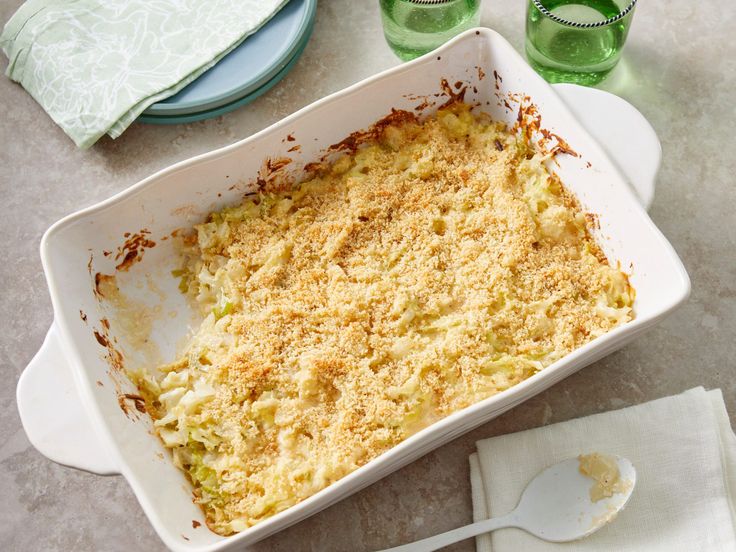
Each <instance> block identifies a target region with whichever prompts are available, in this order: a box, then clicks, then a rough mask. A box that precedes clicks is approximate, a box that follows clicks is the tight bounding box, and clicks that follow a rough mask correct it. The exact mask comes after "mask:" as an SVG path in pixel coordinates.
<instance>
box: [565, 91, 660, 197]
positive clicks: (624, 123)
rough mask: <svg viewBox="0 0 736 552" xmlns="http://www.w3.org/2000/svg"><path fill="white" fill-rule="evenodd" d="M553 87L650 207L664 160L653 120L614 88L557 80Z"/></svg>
mask: <svg viewBox="0 0 736 552" xmlns="http://www.w3.org/2000/svg"><path fill="white" fill-rule="evenodd" d="M552 88H553V89H554V90H555V92H556V93H557V95H558V96H560V98H562V101H563V102H565V104H566V105H567V107H568V108H569V109H570V111H572V112H573V114H574V115H575V116H576V117H577V119H578V121H580V123H581V124H582V125H583V126H584V127H585V130H587V131H588V133H590V135H591V136H593V138H595V139H596V140H597V141H598V143H599V144H600V145H601V146H602V147H603V149H604V150H605V151H606V153H608V155H609V156H610V157H611V159H612V161H613V162H614V163H615V164H616V165H617V166H618V168H619V169H620V170H621V172H622V173H623V176H624V177H625V178H626V180H627V181H628V183H629V184H630V185H631V187H632V188H634V191H635V192H636V196H637V197H638V198H639V201H640V202H641V204H642V206H643V207H644V208H645V209H649V207H651V205H652V201H653V200H654V187H655V182H656V179H657V172H659V167H660V164H661V161H662V146H661V145H660V143H659V138H657V134H656V133H655V132H654V129H653V128H652V125H650V124H649V121H647V120H646V119H645V118H644V116H643V115H642V114H641V113H640V112H639V111H638V110H637V109H636V108H635V107H634V106H633V105H631V104H630V103H629V102H627V101H626V100H624V99H622V98H619V97H618V96H616V95H615V94H611V93H610V92H605V91H603V90H598V89H597V88H587V87H585V86H580V85H577V84H553V85H552Z"/></svg>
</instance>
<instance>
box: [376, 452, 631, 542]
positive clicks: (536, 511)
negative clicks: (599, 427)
mask: <svg viewBox="0 0 736 552" xmlns="http://www.w3.org/2000/svg"><path fill="white" fill-rule="evenodd" d="M613 458H615V459H616V463H617V465H618V469H619V473H620V479H621V481H623V482H624V483H625V485H624V488H625V491H624V492H620V493H616V494H614V495H613V496H611V497H608V498H603V499H601V500H598V501H597V502H593V501H592V500H591V498H590V489H591V487H592V486H593V485H594V483H595V482H594V481H593V479H591V478H590V477H587V476H585V475H583V474H582V473H580V470H579V466H580V461H579V460H578V458H570V459H569V460H565V461H563V462H560V463H559V464H555V465H553V466H550V467H549V468H547V469H546V470H544V471H542V472H540V473H539V474H538V475H537V476H536V477H535V478H534V479H532V480H531V481H530V482H529V484H528V485H527V487H526V489H524V493H523V494H522V495H521V500H520V501H519V505H518V506H517V507H516V509H515V510H514V511H512V512H509V513H508V514H506V515H505V516H501V517H497V518H492V519H486V520H483V521H479V522H477V523H473V524H471V525H466V526H465V527H460V528H459V529H453V530H452V531H448V532H446V533H442V534H440V535H435V536H434V537H429V538H426V539H423V540H420V541H416V542H412V543H410V544H404V545H403V546H397V547H396V548H390V549H388V550H385V551H384V552H389V551H390V552H429V551H430V550H437V549H438V548H442V547H443V546H448V545H450V544H452V543H455V542H457V541H461V540H464V539H469V538H470V537H475V536H477V535H482V534H483V533H488V532H490V531H495V530H496V529H502V528H505V527H518V528H519V529H523V530H524V531H526V532H527V533H531V534H532V535H534V536H535V537H538V538H540V539H543V540H546V541H550V542H568V541H573V540H577V539H582V538H583V537H587V536H588V535H590V534H591V533H594V532H595V531H597V530H598V529H600V528H601V527H603V526H604V525H606V524H607V523H608V522H610V521H612V520H613V519H614V518H615V517H616V514H618V512H620V511H621V510H622V509H623V507H624V506H626V503H627V502H628V500H629V498H630V497H631V493H632V492H633V490H634V485H635V484H636V470H635V469H634V466H633V465H632V464H631V462H629V461H628V460H627V459H626V458H621V457H619V456H613Z"/></svg>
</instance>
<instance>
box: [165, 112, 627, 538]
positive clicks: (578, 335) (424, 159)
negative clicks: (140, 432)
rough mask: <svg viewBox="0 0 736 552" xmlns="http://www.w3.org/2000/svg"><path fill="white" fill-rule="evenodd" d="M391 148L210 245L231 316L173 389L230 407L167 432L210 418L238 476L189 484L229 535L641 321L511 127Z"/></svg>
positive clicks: (206, 279)
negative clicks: (203, 386) (206, 391)
mask: <svg viewBox="0 0 736 552" xmlns="http://www.w3.org/2000/svg"><path fill="white" fill-rule="evenodd" d="M377 139H378V143H376V144H374V145H371V146H370V147H368V148H367V149H362V150H360V151H359V152H357V153H356V154H352V155H349V156H345V157H343V158H342V159H340V160H338V161H337V162H336V163H335V164H334V165H332V166H331V167H329V168H328V170H327V171H325V172H323V174H321V175H320V176H318V177H316V178H315V179H314V180H312V181H309V182H307V183H305V184H303V185H302V186H300V187H297V188H295V190H293V191H291V192H288V193H281V194H277V195H269V194H265V195H264V194H262V195H261V196H259V197H258V198H256V199H255V201H254V200H252V199H251V200H248V201H247V202H246V205H245V206H244V207H243V209H245V211H247V212H248V213H249V214H248V215H247V216H245V215H243V209H241V210H240V211H235V212H233V213H235V214H233V213H228V212H223V213H219V214H214V215H212V216H211V217H210V222H209V225H210V226H208V227H207V228H200V247H199V249H198V250H197V251H196V254H195V255H194V256H193V257H192V259H191V261H190V265H189V270H190V272H192V273H193V277H192V278H191V284H187V285H189V288H190V291H191V292H192V293H194V294H199V298H200V300H201V301H203V302H204V304H205V305H206V308H207V310H208V311H209V310H210V309H212V308H213V304H214V303H215V302H217V305H215V307H214V311H213V312H214V313H215V314H213V315H211V316H210V319H209V322H208V323H207V324H206V329H203V330H200V334H199V335H198V336H196V337H195V339H194V340H193V342H192V344H191V345H190V347H189V350H188V351H187V356H186V357H185V359H183V360H180V361H179V363H178V364H177V365H176V366H169V367H167V368H166V370H165V371H166V372H177V373H178V372H184V371H188V372H187V373H188V376H187V379H186V381H187V383H186V388H187V389H193V388H194V386H195V382H196V381H198V380H201V381H204V382H206V383H207V385H208V386H211V388H212V389H213V392H212V397H211V398H210V399H207V400H204V401H202V403H201V405H200V406H198V407H197V408H195V409H193V410H192V412H191V413H190V412H184V410H186V409H184V410H182V412H184V413H180V414H177V416H178V419H177V421H174V422H171V421H170V422H168V423H167V424H164V427H165V428H168V429H169V430H172V431H173V430H180V429H181V425H182V423H183V421H182V420H184V419H186V420H189V422H191V421H192V420H194V421H199V423H201V424H203V425H204V426H206V427H207V428H209V429H208V431H211V432H212V433H213V434H215V435H216V436H217V438H216V439H215V441H216V443H209V442H208V441H206V440H205V441H203V442H206V446H205V447H204V448H206V450H207V451H208V452H209V453H210V454H211V456H212V458H215V457H216V456H217V455H220V456H221V457H222V458H226V459H225V460H223V459H220V460H219V461H220V462H221V464H217V465H223V466H228V467H226V468H223V469H222V470H220V471H218V469H217V468H212V469H214V471H215V472H216V475H215V476H213V477H214V478H215V479H214V481H216V484H217V485H216V490H213V489H212V485H213V480H212V479H208V481H207V483H206V484H204V483H202V481H201V479H202V477H200V476H198V475H192V480H193V482H194V484H195V486H197V488H198V494H199V497H200V501H201V502H202V503H203V506H204V508H205V511H206V513H207V517H208V522H209V524H210V526H211V527H212V528H213V529H214V530H216V531H218V532H221V533H224V534H227V533H230V532H233V531H237V530H241V529H242V528H244V527H247V526H248V525H251V524H253V523H256V522H257V521H259V520H261V519H263V518H265V517H267V516H269V515H272V514H273V513H275V512H277V511H280V510H282V509H284V508H286V507H288V506H290V505H292V504H294V503H296V502H298V501H300V500H302V499H304V498H307V497H308V496H310V495H311V494H313V493H315V492H316V491H318V490H320V489H321V488H323V487H325V486H327V485H329V484H330V483H331V482H333V481H335V480H337V479H339V478H341V477H343V476H344V475H346V474H347V473H349V472H351V471H352V470H354V469H355V468H357V467H359V466H360V465H362V464H364V463H366V462H367V461H369V460H370V459H372V458H375V457H376V456H378V455H379V454H381V453H382V452H384V451H386V450H388V449H389V448H391V447H392V446H394V445H395V444H397V443H398V442H400V441H401V440H403V439H405V438H406V437H408V436H409V435H411V434H412V433H414V432H416V431H417V430H419V429H421V428H423V427H425V426H427V425H428V424H430V423H432V422H433V421H435V420H437V419H439V418H441V417H444V416H446V415H448V414H450V413H452V412H455V411H457V410H459V409H461V408H464V407H466V406H468V405H470V404H473V403H475V402H477V401H479V400H481V399H483V398H486V397H489V396H491V395H493V394H495V393H497V392H499V391H502V390H504V389H507V388H508V387H510V386H512V385H514V384H516V383H518V382H520V381H522V380H524V379H525V378H527V377H529V376H531V375H532V374H534V373H535V372H537V371H538V370H541V369H543V368H544V367H545V366H547V365H549V364H550V363H552V362H554V361H555V360H557V359H559V358H561V357H563V356H564V355H566V354H567V353H569V352H571V351H572V350H574V349H575V348H577V347H579V346H581V345H583V344H584V343H586V342H588V341H589V340H591V339H593V338H594V337H596V336H598V335H600V334H602V333H605V332H606V331H608V330H610V329H611V328H613V327H614V326H616V325H617V324H619V323H621V322H622V321H625V320H628V319H629V318H630V316H631V314H630V313H631V309H630V307H631V302H632V300H633V293H632V290H631V289H630V287H629V286H628V281H627V280H626V277H625V275H623V274H622V273H621V272H620V271H619V270H617V269H613V268H611V267H610V266H608V264H607V262H606V260H605V257H604V255H603V253H602V252H601V250H600V248H598V247H597V245H596V244H595V242H594V241H593V240H592V239H591V237H590V235H589V233H588V231H587V229H586V221H585V216H584V215H583V213H582V212H581V211H580V209H579V206H578V205H577V203H576V201H575V199H574V197H572V196H571V195H570V194H568V193H567V192H566V191H565V189H564V188H563V186H562V184H561V183H560V182H559V179H557V178H556V177H551V178H550V176H549V174H548V173H547V172H546V169H544V165H543V164H542V163H541V162H540V160H539V159H537V158H534V157H532V155H531V154H530V155H527V153H528V152H527V150H526V148H525V147H521V146H519V145H518V144H517V142H516V137H515V136H514V135H513V134H512V133H510V132H508V131H506V130H505V129H504V128H503V127H502V126H501V125H498V124H493V123H491V122H489V121H488V120H486V119H474V118H473V117H472V116H471V115H470V113H469V111H468V107H467V106H464V105H463V104H455V105H452V106H450V107H448V108H447V109H445V110H442V111H440V114H439V116H438V117H437V118H433V119H430V120H428V121H427V122H426V123H423V124H419V123H418V122H416V121H415V120H413V119H410V118H405V119H403V120H400V121H397V122H394V124H391V125H386V126H384V127H383V128H382V131H381V133H380V136H378V137H377ZM529 157H531V159H529ZM222 225H226V226H227V228H224V229H223V227H222ZM205 226H207V225H205ZM218 228H219V229H220V230H222V232H220V233H219V234H218V236H219V238H218V239H216V240H213V239H212V238H211V237H210V238H207V240H206V241H203V238H202V236H203V235H204V234H205V233H206V232H207V233H211V232H214V230H215V229H218ZM205 231H206V232H205ZM203 275H204V276H203ZM212 279H214V281H216V282H218V284H212V283H211V280H212ZM218 286H219V287H218ZM215 288H217V289H215ZM225 299H226V300H227V304H228V305H229V306H227V308H226V309H225V308H224V307H223V306H222V305H223V301H225ZM212 335H219V336H222V335H226V336H230V337H228V338H227V339H225V338H219V339H220V341H219V342H217V343H221V342H222V341H223V340H224V341H227V344H226V345H217V344H215V345H213V343H215V341H216V340H215V341H213V339H211V336H212ZM205 343H206V345H204V344H205ZM162 400H163V399H162ZM159 404H160V403H159ZM171 408H172V412H173V411H175V408H174V407H171ZM154 412H156V416H157V417H159V418H162V417H163V416H164V415H165V412H166V409H165V408H163V409H162V408H160V407H157V408H156V409H155V410H154ZM176 412H179V411H176ZM186 416H189V418H183V417H186ZM189 422H188V423H189ZM193 440H194V441H197V439H196V438H195V437H191V436H190V437H189V438H188V443H187V444H185V445H181V446H178V445H171V446H172V448H173V449H174V452H175V455H176V454H179V457H178V458H179V462H180V463H181V464H182V466H183V467H184V468H185V469H187V470H188V471H189V472H190V475H191V474H194V473H195V472H196V473H199V472H197V471H196V470H198V469H199V468H200V466H201V462H205V464H206V463H207V462H206V461H204V460H200V458H199V457H197V459H196V460H192V455H191V451H189V452H187V451H186V450H185V449H187V448H191V447H192V446H195V445H192V441H193ZM197 442H199V441H197ZM210 445H211V446H210ZM200 446H201V445H196V447H200ZM177 451H178V452H177ZM202 454H205V453H202ZM199 456H202V455H201V454H200V455H199ZM212 462H215V460H213V461H212ZM213 465H215V464H213ZM206 473H207V477H208V478H209V477H210V476H212V474H211V473H210V472H209V471H208V472H206ZM200 487H201V488H200ZM203 488H204V490H202V489H203Z"/></svg>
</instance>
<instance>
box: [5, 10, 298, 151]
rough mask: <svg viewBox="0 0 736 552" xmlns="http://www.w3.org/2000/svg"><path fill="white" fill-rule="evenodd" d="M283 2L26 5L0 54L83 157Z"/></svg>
mask: <svg viewBox="0 0 736 552" xmlns="http://www.w3.org/2000/svg"><path fill="white" fill-rule="evenodd" d="M286 1H287V0H28V1H27V2H26V3H25V4H23V5H22V6H21V7H20V9H19V10H18V11H17V12H16V13H15V15H14V16H13V17H12V18H11V19H10V21H8V23H7V24H6V25H5V29H4V30H3V33H2V35H0V47H2V49H3V51H4V52H5V54H6V55H7V56H8V59H9V60H10V63H9V64H8V69H7V75H8V77H10V78H11V79H12V80H14V81H16V82H19V83H20V84H22V85H23V87H24V88H25V89H26V90H27V91H28V92H29V93H30V94H31V95H32V96H33V98H34V99H35V100H36V101H37V102H38V103H39V104H41V106H42V107H43V108H44V109H45V110H46V112H47V113H48V114H49V115H50V116H51V118H52V119H53V120H54V121H55V122H56V123H57V124H58V125H59V126H60V127H61V128H62V129H64V132H66V133H67V134H68V135H69V137H70V138H71V139H72V140H74V142H75V143H76V144H77V146H79V147H80V148H88V147H89V146H91V145H92V144H94V143H95V142H96V141H97V140H98V139H99V138H100V137H101V136H102V135H103V134H105V133H107V134H109V135H110V136H111V137H113V138H117V137H118V136H120V134H122V132H123V131H124V130H125V129H126V128H127V127H128V125H130V123H132V122H133V121H134V120H135V119H136V117H138V115H140V114H141V113H142V112H143V111H144V110H145V109H146V108H147V107H148V106H149V105H151V104H153V103H156V102H158V101H160V100H162V99H164V98H166V97H168V96H171V95H173V94H175V93H176V92H178V91H179V90H181V89H182V88H184V87H185V86H186V85H187V84H189V83H190V82H192V81H193V80H194V79H196V78H197V77H198V76H199V75H201V74H202V73H204V72H205V71H206V70H207V69H209V68H210V67H212V66H213V65H214V64H215V63H217V62H218V61H219V60H220V59H221V58H222V57H224V56H225V55H226V54H227V53H228V52H230V51H231V50H232V49H233V48H235V47H236V46H238V45H239V44H240V42H242V40H243V39H244V38H245V37H247V36H248V35H250V34H252V33H254V32H255V31H257V30H258V29H259V28H260V27H261V26H262V25H263V24H264V23H265V22H266V21H268V20H269V19H270V18H271V17H272V16H273V15H274V14H275V13H276V12H277V11H278V10H279V9H280V8H281V7H282V6H283V5H284V4H285V3H286Z"/></svg>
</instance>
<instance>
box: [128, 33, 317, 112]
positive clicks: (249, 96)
mask: <svg viewBox="0 0 736 552" xmlns="http://www.w3.org/2000/svg"><path fill="white" fill-rule="evenodd" d="M310 30H311V29H310ZM306 45H307V42H306V40H305V41H304V44H302V46H301V47H300V48H299V49H298V50H297V51H296V52H295V54H294V57H292V58H291V59H290V60H289V61H288V63H287V64H286V65H285V66H284V67H283V69H281V71H279V72H278V73H276V75H274V77H273V78H272V79H271V80H270V81H268V82H267V83H265V84H264V85H263V86H261V87H260V88H258V89H256V90H254V91H253V92H251V93H249V94H246V95H245V96H243V97H242V98H240V99H238V100H235V101H234V102H230V103H229V104H225V105H222V106H220V107H216V108H215V109H211V110H209V111H200V112H199V113H187V114H182V115H170V116H166V117H159V116H156V115H147V114H146V113H143V114H142V115H141V116H140V117H138V119H136V121H137V122H139V123H148V124H151V125H177V124H179V123H193V122H195V121H203V120H205V119H212V118H213V117H218V116H220V115H224V114H225V113H228V112H230V111H233V110H234V109H237V108H238V107H241V106H243V105H246V104H249V103H250V102H252V101H253V100H255V99H256V98H257V97H258V96H260V95H262V94H265V93H266V92H268V91H269V90H271V88H273V87H274V85H275V84H276V83H277V82H279V81H280V80H281V79H283V78H284V76H285V75H286V73H288V72H289V70H290V69H291V68H292V67H293V66H294V64H295V63H296V61H297V60H298V59H299V56H300V55H301V53H302V52H303V51H304V47H305V46H306Z"/></svg>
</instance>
